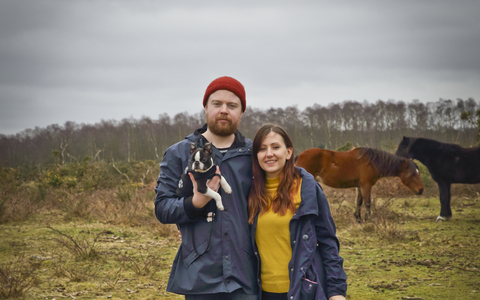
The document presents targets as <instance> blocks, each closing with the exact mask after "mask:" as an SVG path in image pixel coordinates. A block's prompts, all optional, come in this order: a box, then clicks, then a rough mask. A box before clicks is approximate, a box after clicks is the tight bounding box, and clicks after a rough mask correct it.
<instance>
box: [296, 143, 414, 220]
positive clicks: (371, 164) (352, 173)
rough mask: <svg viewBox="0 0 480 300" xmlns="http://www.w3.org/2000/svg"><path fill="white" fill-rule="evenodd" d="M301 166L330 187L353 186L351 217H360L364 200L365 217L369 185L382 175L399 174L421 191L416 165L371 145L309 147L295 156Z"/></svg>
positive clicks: (402, 179) (407, 183)
mask: <svg viewBox="0 0 480 300" xmlns="http://www.w3.org/2000/svg"><path fill="white" fill-rule="evenodd" d="M295 165H296V166H298V167H302V168H304V169H305V170H307V172H309V173H310V174H312V175H313V176H314V177H315V178H316V179H317V180H318V181H320V182H321V183H324V184H326V185H328V186H330V187H333V188H351V187H356V188H357V207H356V209H355V218H356V219H357V222H360V221H361V220H362V217H361V206H362V203H363V201H364V200H365V220H367V219H368V218H369V216H370V193H371V190H372V186H373V185H375V183H376V182H377V180H378V179H380V178H382V177H390V176H395V177H400V179H401V181H402V182H403V184H405V185H406V186H407V187H408V188H409V189H410V190H412V191H413V192H415V194H417V195H420V194H422V192H423V182H422V180H421V178H420V173H419V171H418V168H417V165H416V164H415V163H414V162H413V160H411V159H406V158H403V157H399V156H395V155H393V154H390V153H388V152H386V151H382V150H377V149H372V148H363V147H359V148H354V149H352V150H350V151H345V152H339V151H331V150H324V149H318V148H310V149H307V150H305V151H303V152H302V153H300V154H299V155H298V156H297V157H296V162H295Z"/></svg>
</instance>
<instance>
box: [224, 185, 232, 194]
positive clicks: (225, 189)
mask: <svg viewBox="0 0 480 300" xmlns="http://www.w3.org/2000/svg"><path fill="white" fill-rule="evenodd" d="M223 190H224V191H225V193H227V194H231V193H232V188H231V187H230V186H229V185H227V186H226V187H223Z"/></svg>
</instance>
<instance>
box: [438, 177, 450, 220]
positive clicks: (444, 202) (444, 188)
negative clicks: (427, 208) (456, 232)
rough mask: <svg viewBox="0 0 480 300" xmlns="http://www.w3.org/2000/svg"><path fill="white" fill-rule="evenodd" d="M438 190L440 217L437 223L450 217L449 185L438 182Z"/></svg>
mask: <svg viewBox="0 0 480 300" xmlns="http://www.w3.org/2000/svg"><path fill="white" fill-rule="evenodd" d="M437 184H438V190H439V192H440V207H441V208H440V215H439V216H438V217H437V222H439V221H447V220H448V219H450V218H451V217H452V209H451V208H450V186H451V184H450V183H447V182H444V181H438V182H437Z"/></svg>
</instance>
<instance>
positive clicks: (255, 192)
mask: <svg viewBox="0 0 480 300" xmlns="http://www.w3.org/2000/svg"><path fill="white" fill-rule="evenodd" d="M270 132H275V133H277V134H278V135H280V136H281V137H283V141H284V142H285V146H286V147H287V149H288V148H292V156H291V157H290V159H288V160H287V161H286V162H285V166H284V167H283V170H282V172H281V173H280V183H279V185H278V189H277V194H276V196H275V198H274V199H271V202H270V203H271V204H269V202H268V201H267V200H268V199H270V198H271V195H270V193H269V192H268V190H267V188H266V185H265V184H266V179H265V177H266V174H265V171H264V170H263V169H262V168H261V167H260V163H259V162H258V157H257V154H258V151H259V150H260V147H261V146H262V142H263V140H264V139H265V137H266V136H267V135H268V134H269V133H270ZM294 157H295V155H294V153H293V143H292V140H291V139H290V137H289V136H288V134H287V132H286V131H285V129H283V128H282V127H281V126H279V125H274V124H267V125H263V126H262V127H261V128H260V129H259V130H258V131H257V133H256V134H255V138H254V139H253V151H252V169H253V183H252V187H251V188H250V194H249V196H248V214H249V218H248V223H249V224H253V220H254V218H255V216H256V215H257V213H264V212H267V211H268V210H269V209H270V207H271V208H272V210H273V212H275V213H279V214H280V215H281V216H284V215H285V214H286V213H287V210H288V209H290V210H291V211H292V212H295V209H296V208H295V204H294V203H293V194H294V193H295V192H296V191H297V190H298V187H299V183H300V180H297V179H300V172H299V171H298V169H297V168H295V162H294Z"/></svg>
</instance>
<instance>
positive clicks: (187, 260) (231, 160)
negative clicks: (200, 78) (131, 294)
mask: <svg viewBox="0 0 480 300" xmlns="http://www.w3.org/2000/svg"><path fill="white" fill-rule="evenodd" d="M205 130H206V126H204V127H203V128H202V129H199V130H197V131H196V132H195V133H194V134H191V135H189V136H187V137H186V139H185V140H183V141H181V142H179V143H177V144H175V145H173V146H171V147H170V148H168V149H167V151H166V152H165V154H164V157H163V160H162V162H161V163H160V169H161V171H160V175H159V177H158V180H157V187H156V188H155V191H156V193H157V195H156V198H155V215H156V216H157V219H158V220H159V221H160V222H161V223H164V224H177V226H178V228H179V230H180V232H181V234H182V244H181V246H180V248H179V249H178V253H177V255H176V257H175V260H174V262H173V265H172V270H171V273H170V278H169V281H168V285H167V291H169V292H173V293H177V294H210V293H220V292H232V291H234V290H237V289H239V288H243V290H244V291H245V292H246V293H247V294H256V293H257V292H258V291H257V284H256V279H257V275H256V274H257V273H256V268H255V264H256V263H255V256H254V255H253V245H252V243H251V239H250V227H251V226H249V225H248V193H249V190H250V186H251V183H252V160H251V148H252V141H251V140H249V139H246V138H244V137H243V136H242V135H241V134H240V132H238V131H237V133H236V139H235V142H234V144H235V145H236V146H237V147H236V148H235V149H229V150H228V151H227V152H226V153H224V154H223V155H222V154H221V153H220V152H219V151H218V149H217V148H215V147H214V154H215V162H216V163H217V165H218V166H219V167H220V172H221V174H222V175H223V176H224V177H225V179H226V180H227V182H228V183H229V184H230V186H231V187H232V193H231V194H227V193H225V192H224V191H223V190H222V189H221V188H220V190H219V193H220V195H221V196H222V201H223V204H224V206H225V210H224V211H220V210H217V208H216V205H215V201H214V200H211V201H210V202H209V203H208V204H207V205H206V206H205V207H204V208H203V209H196V208H195V207H193V204H192V196H185V197H180V196H178V195H177V194H176V189H177V185H178V182H179V180H180V177H181V175H182V172H183V171H184V170H185V168H186V167H187V163H188V160H189V158H190V143H191V142H195V143H197V144H198V145H199V146H200V147H203V141H202V137H201V135H200V134H201V133H202V132H205ZM192 195H193V193H192ZM208 213H214V214H215V216H214V218H213V221H212V222H209V219H208V218H206V216H207V214H208Z"/></svg>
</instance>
